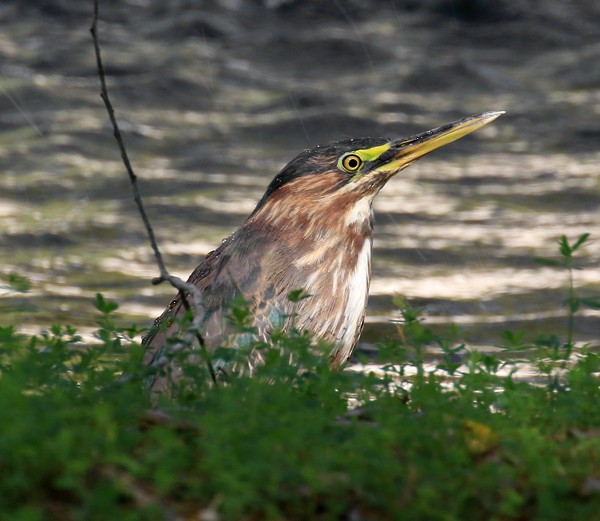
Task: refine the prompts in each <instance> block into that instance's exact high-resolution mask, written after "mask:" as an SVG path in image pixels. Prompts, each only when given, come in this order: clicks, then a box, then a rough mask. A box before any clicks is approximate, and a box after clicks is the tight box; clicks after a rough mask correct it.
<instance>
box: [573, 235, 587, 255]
mask: <svg viewBox="0 0 600 521" xmlns="http://www.w3.org/2000/svg"><path fill="white" fill-rule="evenodd" d="M589 236H590V234H589V233H583V234H581V235H580V236H579V238H578V239H577V240H576V241H575V244H573V246H571V251H572V252H573V251H575V250H576V249H577V248H579V247H580V246H581V245H582V244H583V243H584V242H586V241H587V240H588V238H589Z"/></svg>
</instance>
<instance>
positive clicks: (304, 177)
mask: <svg viewBox="0 0 600 521" xmlns="http://www.w3.org/2000/svg"><path fill="white" fill-rule="evenodd" d="M501 114H503V112H486V113H483V114H477V115H474V116H470V117H468V118H464V119H461V120H459V121H455V122H453V123H449V124H447V125H444V126H441V127H439V128H436V129H433V130H429V131H427V132H424V133H422V134H417V135H415V136H411V137H409V138H405V139H397V140H389V139H384V138H363V139H350V140H346V141H337V142H334V143H330V144H327V145H321V146H318V147H316V148H313V149H310V150H305V151H304V152H302V153H300V154H299V155H298V156H297V157H296V158H295V159H293V160H292V161H291V162H290V163H288V164H287V165H286V166H285V167H284V168H283V170H281V172H279V174H277V175H276V176H275V178H274V179H273V180H272V181H271V183H270V184H269V186H268V187H267V191H266V192H265V194H264V195H263V197H262V198H261V199H260V201H259V202H258V204H257V205H256V208H255V209H254V211H253V212H252V213H251V214H250V216H249V217H248V218H247V219H246V221H245V222H244V223H243V224H242V226H241V227H240V228H239V229H238V230H237V231H235V232H234V233H233V234H232V235H230V236H229V237H228V238H227V239H225V240H224V241H223V242H222V244H221V245H220V246H219V247H218V248H217V249H216V250H214V251H212V252H210V253H209V254H208V255H207V256H206V258H205V259H204V261H203V262H202V263H201V264H200V265H199V266H198V267H197V268H196V269H195V270H194V272H193V273H192V274H191V275H190V277H189V279H188V282H189V283H193V284H194V285H195V286H196V287H197V288H198V289H199V290H200V291H201V293H202V300H203V302H202V309H201V313H202V314H203V317H202V324H203V327H202V338H203V339H204V343H205V347H206V348H207V350H208V351H209V352H210V351H211V350H214V349H216V347H218V346H220V345H224V343H226V342H227V341H228V340H229V341H231V338H228V337H229V336H230V335H231V334H232V333H233V332H232V330H231V325H230V324H229V322H228V320H227V315H228V311H227V310H228V305H229V304H230V303H231V301H232V300H233V299H234V298H235V297H236V296H239V295H242V296H243V297H244V299H245V300H246V301H247V302H248V303H249V306H250V311H251V313H252V317H253V326H254V327H255V331H256V337H257V338H259V339H262V340H267V339H268V338H269V334H270V332H271V331H272V329H273V327H278V328H282V329H284V330H285V329H286V327H287V328H289V327H290V324H291V323H292V319H291V318H290V317H291V315H292V313H293V315H294V318H293V325H294V327H296V328H298V329H301V330H308V331H310V332H312V333H313V334H314V335H316V337H317V338H320V339H322V340H324V341H326V342H327V343H330V344H331V345H332V346H333V349H332V351H331V353H330V357H329V361H330V364H331V366H332V367H334V368H338V367H341V366H342V365H343V364H344V363H345V362H346V361H347V360H348V359H349V358H350V356H351V355H352V352H353V350H354V347H355V346H356V343H357V341H358V337H359V335H360V333H361V331H362V328H363V324H364V319H365V313H366V307H367V298H368V293H369V283H370V279H371V249H372V242H373V210H372V202H373V199H374V197H375V196H376V195H377V193H378V192H379V190H381V188H382V187H383V186H384V185H385V184H386V183H387V181H388V180H389V179H390V178H391V177H392V176H394V175H395V174H397V173H398V172H400V170H402V169H404V168H406V167H407V166H409V165H410V164H411V163H413V162H414V161H415V160H417V159H419V158H420V157H421V156H424V155H425V154H428V153H429V152H431V151H432V150H435V149H436V148H439V147H441V146H443V145H446V144H448V143H450V142H452V141H455V140H457V139H460V138H461V137H463V136H465V135H467V134H469V133H471V132H473V131H475V130H477V129H479V128H481V127H483V126H484V125H487V124H488V123H490V122H491V121H493V120H494V119H496V118H497V117H498V116H500V115H501ZM297 289H302V290H304V291H305V292H306V293H307V294H308V295H309V297H307V298H305V299H302V300H300V301H299V302H296V303H293V302H291V301H290V299H289V298H288V295H289V294H290V292H291V291H293V290H297ZM184 304H185V302H183V300H182V298H181V296H180V295H179V296H178V297H177V298H175V300H173V301H172V302H171V304H170V305H169V306H168V307H167V309H166V310H165V311H164V313H163V314H162V315H161V316H160V317H159V318H157V319H156V321H155V324H154V327H153V328H152V329H151V330H150V332H149V333H148V334H147V335H146V337H145V338H144V340H143V343H144V344H145V346H146V347H147V355H146V357H147V361H148V362H149V363H152V364H156V363H157V361H158V360H160V359H163V361H164V357H162V356H161V355H162V353H164V351H163V350H164V349H165V347H164V346H165V345H166V340H167V339H169V338H171V337H176V336H179V335H181V334H182V331H181V329H182V326H181V324H180V320H178V319H179V318H180V317H181V316H183V314H184V313H185V305H184ZM173 370H174V369H173ZM173 370H172V371H171V372H173ZM157 373H158V372H157ZM171 376H173V374H171ZM163 378H164V376H156V377H155V381H154V383H153V385H156V384H157V382H158V381H159V380H161V379H163ZM163 383H164V382H163Z"/></svg>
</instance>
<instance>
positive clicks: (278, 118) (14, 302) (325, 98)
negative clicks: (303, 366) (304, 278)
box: [0, 0, 600, 347]
mask: <svg viewBox="0 0 600 521" xmlns="http://www.w3.org/2000/svg"><path fill="white" fill-rule="evenodd" d="M486 4H487V6H486ZM532 5H533V3H531V5H530V2H525V1H523V2H519V1H515V2H498V3H494V4H493V7H492V4H489V3H484V2H476V1H456V2H435V1H424V2H410V1H404V2H393V1H389V2H386V1H380V2H375V1H370V2H368V1H365V2H352V1H348V2H343V1H341V0H339V1H334V2H324V1H323V2H319V1H316V2H308V1H304V2H302V1H283V0H281V1H270V2H269V1H263V2H259V1H256V2H250V1H235V0H229V1H227V0H222V1H212V2H192V1H183V0H180V1H175V0H172V1H158V0H135V1H134V0H130V1H120V2H114V1H110V2H109V1H103V2H102V1H101V18H102V23H101V25H100V28H99V29H100V38H101V43H102V46H103V51H104V59H105V62H106V65H107V69H108V73H109V87H110V89H111V96H112V100H113V103H114V104H115V106H116V108H117V111H118V118H119V120H120V122H121V125H122V128H123V131H124V133H125V137H126V141H127V145H128V148H129V152H130V155H131V159H132V161H133V164H134V168H135V169H136V172H137V174H138V175H139V177H140V179H141V186H142V191H143V195H144V200H145V203H146V205H147V208H148V212H149V214H150V216H151V218H152V220H153V224H154V227H155V230H156V233H157V235H158V238H159V241H160V245H161V247H162V250H163V252H164V254H165V256H166V260H167V262H168V266H169V268H170V269H171V271H172V272H174V273H176V274H179V275H181V276H182V277H187V275H188V274H189V272H190V271H191V270H192V269H193V268H194V267H195V266H196V265H197V264H198V262H199V261H200V259H201V258H202V256H203V255H204V254H206V253H207V252H208V251H209V250H211V249H213V248H214V247H215V246H216V245H217V244H218V243H219V242H220V240H221V239H222V238H223V237H225V236H227V235H228V234H229V233H231V232H232V231H233V230H234V229H235V227H236V226H237V225H239V224H240V223H241V222H242V220H243V219H244V217H245V216H246V215H247V214H248V213H249V212H250V211H251V210H252V209H253V207H254V204H255V203H256V201H257V200H258V199H259V197H260V196H261V195H262V192H263V190H264V189H265V187H266V185H267V184H268V182H269V180H270V179H271V177H272V176H273V175H275V173H277V171H278V169H279V168H281V166H282V165H283V164H285V163H286V162H287V161H288V160H290V159H291V158H292V157H294V156H295V155H296V154H297V153H298V152H299V151H301V150H302V149H303V148H306V147H307V146H310V145H315V144H318V143H321V142H327V141H332V140H337V139H340V138H345V137H360V136H369V135H387V136H397V137H401V136H404V135H410V134H412V133H414V132H417V131H422V130H426V129H428V128H432V127H435V126H438V125H439V124H442V123H445V122H448V121H452V120H454V119H457V118H459V117H463V116H466V115H469V114H472V113H477V112H482V111H486V110H506V111H507V114H506V115H505V116H503V117H502V118H500V119H498V120H497V121H496V122H494V123H493V124H492V125H490V126H489V127H486V128H485V129H483V130H481V131H478V132H477V133H476V134H474V135H472V136H469V137H467V138H465V139H463V140H461V141H459V142H456V143H454V144H452V145H450V146H448V147H446V148H444V149H442V150H439V151H436V152H435V153H433V154H432V155H430V156H428V157H427V158H425V159H423V160H421V161H420V162H418V163H417V164H415V165H413V166H412V167H411V168H409V169H408V170H406V171H404V172H403V173H402V174H401V175H399V176H398V177H397V178H395V179H394V180H392V181H391V182H390V183H389V185H388V186H386V188H385V189H384V190H383V191H382V193H381V194H380V195H379V196H378V198H377V200H376V203H375V211H376V215H377V223H376V242H375V252H374V262H373V272H374V273H373V284H372V291H371V294H372V296H371V299H370V302H369V316H368V323H367V327H366V329H365V333H364V336H363V342H364V345H368V344H371V343H373V342H374V341H376V340H379V339H382V338H384V337H385V336H388V335H389V336H392V337H393V336H394V335H396V334H397V333H396V326H395V325H394V324H392V323H391V322H390V319H393V318H395V317H396V316H397V312H396V310H395V309H394V305H393V303H392V300H393V297H394V296H395V295H397V294H401V295H404V296H406V297H407V298H408V299H409V300H410V301H411V302H412V303H413V304H415V305H418V306H423V307H424V308H425V315H426V319H427V322H428V323H429V324H430V325H432V326H433V327H436V328H437V327H439V328H444V327H445V326H446V325H447V324H449V323H451V322H454V323H457V324H458V325H459V326H461V327H462V328H463V331H464V332H463V337H464V338H465V339H466V340H467V341H469V342H470V343H472V344H475V345H478V346H482V347H486V346H492V345H498V344H499V342H500V333H501V332H502V331H503V330H506V329H511V330H519V329H521V328H526V329H527V331H528V333H527V337H528V338H530V339H531V338H533V337H535V335H536V334H537V333H538V332H556V333H559V334H564V330H565V325H566V320H565V310H564V308H563V307H561V303H562V302H563V300H564V299H565V298H566V291H567V285H566V280H567V279H566V274H564V273H562V272H560V271H557V270H555V269H552V268H543V267H540V266H538V265H536V264H535V263H534V262H533V257H535V256H556V251H557V248H556V241H557V239H558V238H559V237H560V235H562V234H567V235H568V236H569V237H571V238H575V237H576V236H577V235H579V234H581V233H584V232H590V233H591V234H592V239H594V238H595V239H596V240H594V241H593V242H592V243H591V244H590V245H589V246H586V248H585V249H584V250H583V251H582V253H581V265H582V266H583V268H584V269H583V270H581V271H577V272H576V274H575V284H576V287H577V290H578V291H579V292H580V293H581V295H583V296H590V295H598V294H600V266H599V263H598V257H599V255H598V254H599V252H600V242H599V241H598V240H597V237H598V233H599V232H600V230H599V229H598V224H599V223H600V215H599V213H598V210H599V203H600V169H599V167H598V164H599V159H600V68H599V67H597V64H598V63H600V25H599V24H598V23H597V22H598V20H599V19H600V4H598V3H597V2H592V1H589V2H584V1H581V2H578V3H577V6H575V5H573V4H572V3H569V4H568V5H567V4H566V3H564V2H559V1H558V0H556V1H553V0H549V1H547V2H544V3H543V5H541V6H540V5H537V4H536V8H535V9H534V8H533V7H532ZM90 14H91V2H89V3H88V2H83V1H75V0H73V1H71V2H69V1H66V0H63V1H60V0H54V1H51V0H46V1H44V0H35V1H33V0H27V1H14V0H12V1H11V0H4V1H3V2H2V4H1V5H0V272H1V273H9V272H17V273H19V274H22V275H25V276H27V277H29V278H30V279H31V280H32V283H33V288H32V290H31V291H30V292H29V293H27V294H25V295H20V294H12V293H9V292H5V293H4V294H3V295H2V298H0V311H1V313H2V319H0V324H7V323H11V322H14V321H17V322H18V323H20V324H22V327H23V329H24V330H35V331H37V330H39V329H40V328H44V327H47V326H48V325H49V324H51V323H52V322H55V321H63V322H64V321H67V322H70V323H72V324H73V325H75V326H79V327H81V328H82V331H84V332H86V331H89V330H90V329H91V327H90V324H93V319H92V318H91V317H92V315H93V306H92V300H93V296H94V294H95V293H96V292H103V293H104V294H105V295H106V296H107V297H109V298H115V299H117V300H118V301H119V302H120V303H121V311H122V318H123V320H134V321H136V322H137V323H138V324H140V325H146V324H150V322H151V319H152V318H154V317H155V316H156V315H157V314H158V313H159V312H160V311H161V310H162V308H163V307H164V305H165V304H166V302H168V299H169V298H170V296H171V295H172V293H173V291H172V290H171V289H169V288H168V287H158V288H157V287H153V286H151V285H150V282H149V281H150V279H151V278H152V277H153V276H155V275H156V273H157V270H156V267H155V264H154V260H153V258H152V255H151V251H150V248H149V246H148V244H147V241H146V238H145V235H144V230H143V228H142V225H141V222H140V219H139V218H138V215H137V213H136V209H135V207H134V204H133V201H132V198H131V194H130V189H129V186H128V182H127V178H126V175H125V172H124V169H123V166H122V164H121V162H120V158H119V155H118V150H117V148H116V145H115V143H114V141H113V138H112V135H111V130H110V127H109V124H108V119H107V116H106V113H105V110H104V107H103V105H102V103H101V100H100V98H99V96H98V92H99V88H98V79H97V76H96V71H95V63H94V57H93V48H92V44H91V40H90V36H89V32H88V28H89V25H90V21H91V17H90ZM576 338H577V339H578V340H580V341H596V342H597V341H598V339H599V338H600V315H599V313H598V312H597V311H589V310H586V311H583V312H582V313H581V314H580V316H579V318H578V319H577V321H576Z"/></svg>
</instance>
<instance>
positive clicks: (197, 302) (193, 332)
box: [90, 0, 216, 383]
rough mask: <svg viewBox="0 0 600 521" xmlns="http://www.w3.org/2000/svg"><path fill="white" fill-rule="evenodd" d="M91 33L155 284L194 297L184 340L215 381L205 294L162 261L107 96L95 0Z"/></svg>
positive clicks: (183, 296)
mask: <svg viewBox="0 0 600 521" xmlns="http://www.w3.org/2000/svg"><path fill="white" fill-rule="evenodd" d="M90 32H91V33H92V40H93V42H94V50H95V53H96V66H97V70H98V77H99V78H100V89H101V90H100V97H101V98H102V101H104V105H105V107H106V111H107V112H108V116H109V118H110V122H111V125H112V128H113V134H114V136H115V139H116V141H117V144H118V146H119V151H120V152H121V159H122V161H123V164H124V165H125V169H126V170H127V175H128V176H129V181H130V184H131V188H132V191H133V198H134V200H135V203H136V205H137V208H138V210H139V212H140V215H141V217H142V221H143V223H144V226H145V228H146V233H147V234H148V239H149V240H150V246H151V247H152V251H153V252H154V257H155V259H156V263H157V265H158V269H159V271H160V276H159V277H156V278H154V279H153V280H152V283H153V284H160V283H161V282H164V281H167V282H169V284H171V286H173V287H174V288H176V289H178V290H179V293H180V295H181V298H182V301H183V304H184V306H185V308H186V309H190V304H189V302H188V300H187V297H186V294H187V295H190V296H191V297H192V309H193V313H194V317H193V319H192V323H191V326H190V328H189V329H188V331H187V333H186V334H185V335H184V338H183V342H184V344H188V343H190V344H191V342H192V341H193V339H194V338H196V339H197V340H198V341H199V342H200V348H201V352H202V353H203V355H206V356H204V358H205V361H206V363H207V365H208V368H209V371H210V374H211V377H212V379H213V381H214V382H215V383H216V376H215V371H214V368H213V367H212V364H211V362H210V359H209V357H208V355H207V353H206V348H205V343H204V339H203V338H202V335H201V333H200V331H201V330H202V325H203V320H204V318H203V314H202V313H201V309H202V293H201V292H200V290H199V289H198V288H197V287H196V286H195V285H194V284H190V283H188V282H184V281H183V280H182V279H180V278H179V277H176V276H174V275H171V274H170V273H169V272H168V271H167V268H166V266H165V262H164V260H163V257H162V254H161V253H160V250H159V248H158V243H157V242H156V236H155V235H154V230H153V228H152V225H151V224H150V220H149V219H148V215H147V214H146V209H145V208H144V203H143V201H142V196H141V194H140V190H139V187H138V182H137V176H136V175H135V172H134V171H133V167H132V166H131V162H130V161H129V156H128V154H127V150H126V148H125V142H124V141H123V136H122V135H121V130H120V128H119V125H118V123H117V118H116V116H115V110H114V108H113V105H112V103H111V101H110V98H109V96H108V87H107V85H106V73H105V70H104V64H103V62H102V55H101V52H100V43H99V41H98V0H94V14H93V18H92V25H91V27H90Z"/></svg>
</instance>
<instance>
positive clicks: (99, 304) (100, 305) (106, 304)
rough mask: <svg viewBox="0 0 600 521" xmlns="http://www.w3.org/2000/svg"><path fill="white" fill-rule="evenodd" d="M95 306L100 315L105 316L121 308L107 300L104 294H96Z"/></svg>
mask: <svg viewBox="0 0 600 521" xmlns="http://www.w3.org/2000/svg"><path fill="white" fill-rule="evenodd" d="M94 305H95V306H96V309H97V310H98V311H100V313H104V314H105V315H108V314H109V313H112V312H113V311H115V310H116V309H118V308H119V304H117V303H116V302H113V301H111V300H106V299H105V298H104V295H102V293H96V302H95V303H94Z"/></svg>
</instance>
